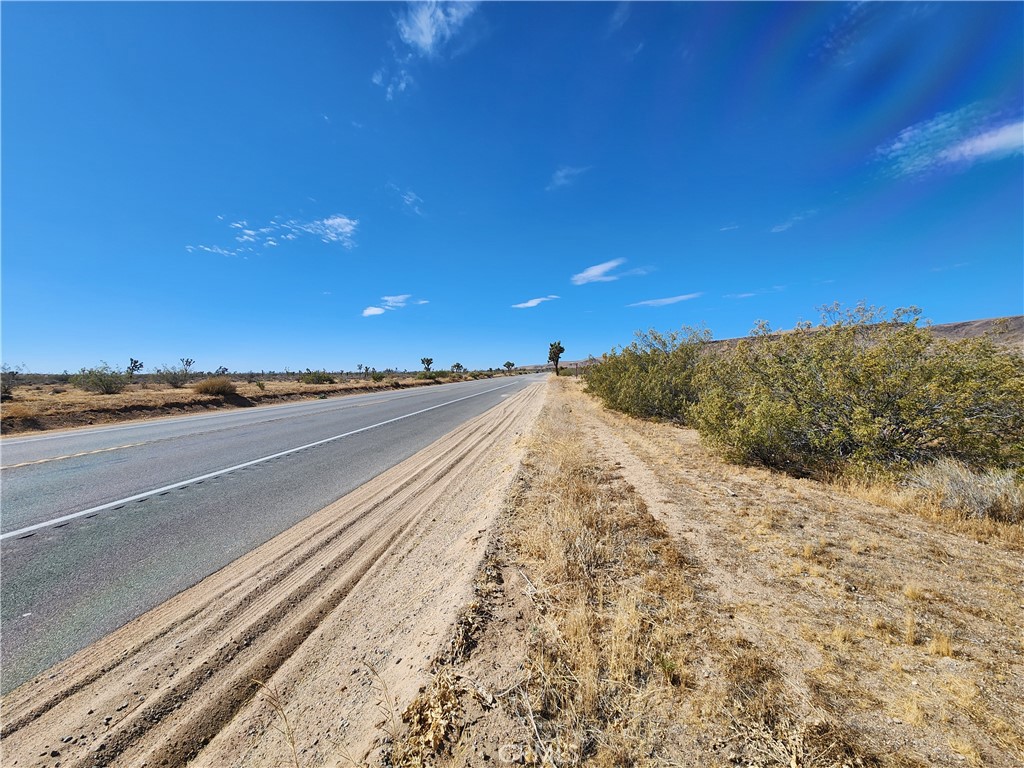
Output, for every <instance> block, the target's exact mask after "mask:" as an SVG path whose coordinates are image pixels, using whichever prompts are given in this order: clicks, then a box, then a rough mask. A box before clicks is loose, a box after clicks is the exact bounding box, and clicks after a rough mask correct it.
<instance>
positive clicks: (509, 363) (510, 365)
mask: <svg viewBox="0 0 1024 768" xmlns="http://www.w3.org/2000/svg"><path fill="white" fill-rule="evenodd" d="M515 367H516V364H515V363H513V362H512V361H511V360H506V361H505V370H506V371H508V372H509V373H512V369H513V368H515Z"/></svg>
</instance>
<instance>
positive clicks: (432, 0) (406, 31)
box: [398, 0, 477, 57]
mask: <svg viewBox="0 0 1024 768" xmlns="http://www.w3.org/2000/svg"><path fill="white" fill-rule="evenodd" d="M476 8H477V3H475V2H437V1H436V0H426V1H425V2H411V3H409V4H408V5H407V6H406V10H405V13H404V14H403V15H402V16H401V17H400V18H399V19H398V35H399V37H401V38H402V41H403V42H404V43H405V44H406V45H408V46H409V47H410V48H412V49H414V50H416V51H418V52H419V53H420V54H421V55H423V56H427V57H433V56H434V55H436V54H437V53H438V52H439V51H440V50H441V49H442V48H443V47H444V46H445V44H446V43H448V41H449V40H451V39H452V38H453V37H454V36H455V35H456V34H457V33H458V31H459V30H460V29H461V28H462V25H463V24H465V23H466V20H467V19H468V18H469V17H470V16H472V15H473V13H474V12H475V11H476Z"/></svg>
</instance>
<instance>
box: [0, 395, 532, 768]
mask: <svg viewBox="0 0 1024 768" xmlns="http://www.w3.org/2000/svg"><path fill="white" fill-rule="evenodd" d="M542 391H543V385H534V386H531V387H528V388H527V389H526V390H524V391H523V392H521V393H520V394H518V395H516V396H514V397H511V398H509V399H507V400H506V401H504V402H503V403H501V404H500V405H498V406H496V407H495V408H493V409H491V410H490V411H488V412H487V413H485V414H482V415H481V416H479V417H476V418H475V419H473V420H471V421H469V422H467V423H466V424H464V425H462V426H461V427H459V428H458V429H456V430H454V431H453V432H451V433H449V434H448V435H447V436H445V437H444V438H442V439H441V440H439V441H437V442H436V443H434V444H433V445H431V446H429V447H428V448H427V449H425V450H424V451H421V452H420V453H419V454H417V455H415V456H413V457H412V458H410V459H408V460H407V461H405V462H403V463H401V464H399V465H397V466H396V467H394V468H392V469H391V470H389V471H388V472H385V473H384V474H382V475H381V476H379V477H378V478H376V479H375V480H373V481H371V482H369V483H367V484H366V485H364V486H362V487H361V488H359V489H357V490H356V491H354V492H352V493H350V494H348V495H347V496H345V497H344V498H342V499H340V500H339V501H337V502H335V503H334V504H332V505H330V506H329V507H327V508H326V509H324V510H322V511H321V512H318V513H316V514H315V515H312V516H311V517H309V518H307V519H306V520H305V521H303V522H302V523H300V524H299V525H297V526H295V527H294V528H292V529H290V530H288V531H286V532H284V533H282V534H281V535H279V536H277V537H276V538H274V539H272V540H270V541H268V542H267V543H266V544H264V545H262V546H260V547H259V548H257V549H256V550H254V551H253V552H252V553H250V554H249V555H246V556H245V557H242V558H240V559H239V560H237V561H235V562H234V563H232V564H231V565H229V566H227V567H226V568H224V569H222V570H221V571H219V572H217V573H216V574H213V575H212V576H210V577H209V578H207V579H205V580H204V581H203V582H201V583H200V584H198V585H196V586H195V587H193V588H191V589H189V590H187V591H186V592H183V593H181V594H180V595H178V596H177V597H175V598H173V599H172V600H170V601H168V602H167V603H165V604H164V605H162V606H159V607H157V608H155V609H154V610H152V611H150V612H148V613H147V614H145V615H143V616H142V617H140V618H138V619H136V620H135V621H133V622H131V623H129V624H127V625H126V626H125V627H123V628H121V629H120V630H118V631H116V632H114V633H112V634H111V635H110V636H108V637H107V638H106V639H104V640H103V641H100V642H98V643H95V644H93V645H92V646H90V647H88V648H86V649H83V650H82V651H80V652H79V653H78V654H76V655H75V656H73V657H72V658H70V659H68V660H67V661H66V662H63V663H61V664H60V665H57V666H56V667H54V668H52V669H51V670H49V671H48V672H47V673H45V674H44V675H41V676H39V677H38V678H36V679H35V680H33V681H30V682H28V683H26V684H25V685H23V686H21V687H20V688H18V689H17V690H15V691H13V692H11V693H10V694H9V695H8V696H6V697H5V700H4V701H3V709H4V724H3V729H2V731H0V738H2V740H3V741H2V743H0V749H2V753H0V755H2V757H3V761H4V763H5V764H10V765H14V764H17V765H19V766H22V765H52V764H53V762H54V761H55V760H57V761H59V762H60V764H61V765H62V766H85V765H89V766H94V765H95V766H106V765H122V764H123V765H133V766H140V765H180V764H183V763H186V762H189V761H190V760H192V759H194V758H195V757H196V756H197V755H199V754H200V753H201V752H202V750H203V748H204V747H205V746H206V745H207V744H209V743H210V742H211V741H212V740H213V739H215V738H216V737H217V736H218V734H219V733H221V732H222V731H223V730H224V729H225V727H226V726H228V725H229V724H230V723H231V722H232V720H233V718H235V717H236V715H238V713H239V712H240V711H241V710H242V709H243V708H246V707H247V706H251V705H253V704H254V701H253V700H254V697H255V694H256V688H255V686H254V684H253V681H254V680H263V681H269V680H271V679H272V678H273V677H274V676H275V674H277V673H282V675H283V679H285V680H291V681H294V680H295V679H296V678H295V677H294V676H291V677H290V676H289V674H287V672H288V670H287V669H286V668H287V667H288V665H289V661H290V660H292V659H293V657H295V656H296V654H297V652H299V651H300V649H302V647H303V644H304V643H306V642H307V641H308V640H309V639H310V637H311V636H312V635H314V633H316V632H317V630H318V629H319V628H321V627H322V626H323V625H324V623H325V621H327V620H328V618H330V617H331V616H332V614H334V613H336V612H337V610H338V609H339V607H340V606H342V605H343V604H344V603H345V602H346V600H347V599H348V598H349V597H350V595H351V594H352V593H353V590H355V589H357V587H359V586H360V584H361V582H362V581H363V580H364V578H365V577H366V576H367V575H368V574H369V573H371V572H373V571H374V570H375V569H376V570H379V569H380V565H381V563H384V562H386V561H389V559H390V560H395V559H401V558H402V557H403V556H404V554H407V553H404V552H403V550H404V549H405V548H406V547H407V545H408V544H409V540H410V539H413V540H417V537H421V538H424V540H427V539H428V538H429V537H422V536H421V534H422V533H423V531H422V530H420V529H423V527H424V525H426V526H428V527H429V526H432V525H433V526H434V527H437V526H440V525H443V524H446V521H445V520H444V516H445V515H446V513H448V511H449V509H450V510H452V511H457V512H459V514H460V517H459V519H458V521H456V523H457V524H456V523H452V524H451V527H452V530H453V531H457V530H461V529H459V528H458V525H462V526H463V527H465V525H466V524H473V525H476V524H477V523H478V522H479V524H480V525H484V526H485V524H486V522H487V520H486V519H482V520H479V521H477V520H476V519H474V517H473V513H474V509H473V506H474V498H473V497H474V496H475V497H477V498H479V497H480V495H481V493H480V492H481V491H482V490H483V489H484V488H487V487H490V488H492V489H493V488H494V487H496V486H495V484H494V482H493V481H494V479H495V478H492V477H487V478H481V477H477V476H478V475H481V473H482V470H486V473H490V474H492V475H493V474H495V473H498V474H500V475H507V477H505V478H504V479H505V480H510V478H511V474H513V473H511V472H509V471H508V466H506V465H507V464H508V457H509V455H510V454H513V461H514V454H515V451H514V450H512V449H513V448H514V443H515V441H516V436H517V435H519V434H521V433H522V432H524V431H526V430H527V429H528V428H529V427H530V425H531V424H532V422H533V421H534V419H535V417H536V413H537V411H538V410H539V407H540V401H541V399H542ZM499 467H500V468H501V471H500V472H499ZM486 473H485V474H486ZM460 494H461V496H460ZM462 497H465V498H462ZM460 499H461V500H460ZM492 506H493V505H492ZM491 514H493V511H492V513H491ZM431 516H432V517H431ZM428 518H430V519H428ZM439 520H441V522H440V523H439V522H438V521H439ZM485 527H486V526H485ZM481 532H482V531H481ZM414 533H415V535H413V534H414ZM477 538H479V536H477ZM414 546H415V541H414ZM445 555H446V556H447V557H446V560H447V559H450V558H453V557H454V558H462V559H463V560H465V559H466V558H470V559H472V558H477V559H479V557H480V556H482V550H481V551H479V552H477V551H475V549H474V548H473V547H461V548H456V549H454V550H452V551H448V552H446V553H445ZM434 560H435V564H436V565H437V566H440V564H441V563H440V562H438V561H437V557H436V556H435V557H434ZM447 564H448V565H449V566H450V565H451V563H450V562H448V563H447ZM465 565H466V567H464V568H462V569H461V571H462V572H464V576H465V581H466V584H465V585H460V584H455V583H454V581H455V580H451V581H452V582H453V583H452V584H451V585H445V586H446V588H448V591H449V592H450V591H453V590H454V591H455V592H465V591H467V590H468V589H469V581H470V579H471V575H472V573H473V572H474V571H475V562H468V561H467V563H465ZM409 587H410V585H409V584H402V583H398V584H392V585H391V588H392V589H394V590H397V591H401V590H408V589H409ZM443 591H444V590H438V595H439V596H438V597H435V598H434V600H435V602H436V601H441V602H442V603H450V602H451V600H450V599H443V595H441V592H443ZM457 608H458V606H457V605H454V604H453V605H452V606H451V607H450V610H451V611H452V612H453V611H454V610H456V609H457ZM427 613H428V614H429V615H430V616H435V617H436V616H444V615H445V611H444V610H438V608H437V606H434V607H433V608H431V610H430V611H428V612H427ZM364 618H365V617H364ZM379 618H381V617H379ZM449 620H450V617H449ZM431 628H432V629H433V630H435V631H434V634H435V635H437V636H438V637H439V638H440V636H441V635H443V634H444V632H443V630H444V629H445V627H442V626H432V627H431ZM422 634H423V633H422V632H418V633H413V635H410V637H412V636H415V635H422ZM428 634H429V633H428ZM438 642H440V640H438ZM417 644H418V643H417ZM363 650H364V651H366V652H369V650H370V649H369V648H366V649H363ZM347 671H348V670H346V672H347ZM299 677H301V674H300V675H299ZM364 730H365V729H364ZM366 735H367V734H366V733H365V732H364V733H362V734H361V735H360V737H361V738H362V737H365V736H366ZM362 741H363V742H364V743H365V741H366V739H365V738H362ZM270 751H273V750H270Z"/></svg>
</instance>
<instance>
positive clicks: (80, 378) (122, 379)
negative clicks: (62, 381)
mask: <svg viewBox="0 0 1024 768" xmlns="http://www.w3.org/2000/svg"><path fill="white" fill-rule="evenodd" d="M128 378H129V377H128V374H127V373H125V372H124V371H118V370H114V369H113V368H111V367H110V366H109V365H107V363H102V362H101V363H100V364H99V365H98V366H96V367H95V368H82V369H81V370H80V371H79V372H78V373H76V374H74V375H73V376H71V383H72V384H74V385H75V386H76V387H78V388H79V389H84V390H85V391H86V392H97V393H99V394H101V395H116V394H117V393H118V392H123V391H124V388H125V387H127V386H128Z"/></svg>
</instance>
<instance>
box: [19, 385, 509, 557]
mask: <svg viewBox="0 0 1024 768" xmlns="http://www.w3.org/2000/svg"><path fill="white" fill-rule="evenodd" d="M517 383H518V382H512V383H511V384H502V385H501V386H500V387H495V388H494V389H485V390H484V391H483V392H476V393H474V394H472V395H466V396H465V397H460V398H457V399H455V400H449V401H448V402H446V403H438V404H437V405H432V406H430V407H429V408H424V409H423V410H421V411H414V412H413V413H407V414H405V415H403V416H396V417H395V418H393V419H388V420H387V421H381V422H378V423H376V424H370V425H369V426H367V427H360V428H359V429H353V430H352V431H351V432H346V433H344V434H342V435H335V436H334V437H326V438H324V439H323V440H317V441H316V442H314V443H307V444H306V445H300V446H299V447H298V448H289V449H288V450H287V451H280V452H279V453H275V454H272V455H270V456H264V457H263V458H260V459H253V460H252V461H247V462H245V463H243V464H235V466H233V467H227V468H225V469H218V470H217V471H216V472H209V473H207V474H205V475H199V476H198V477H193V478H190V479H188V480H181V481H180V482H177V483H172V484H171V485H165V486H163V487H162V488H155V489H154V490H152V491H144V492H143V493H137V494H135V495H134V496H128V497H126V498H123V499H118V500H117V501H111V502H108V503H106V504H100V505H99V506H98V507H90V508H89V509H83V510H82V511H81V512H72V513H71V514H69V515H62V516H61V517H55V518H53V519H52V520H46V521H44V522H42V523H36V524H34V525H28V526H25V527H24V528H19V529H17V530H16V531H8V532H7V533H4V534H0V541H3V540H4V539H12V538H15V537H17V536H24V535H25V534H26V533H31V532H32V531H38V530H39V529H40V528H50V527H52V526H54V525H58V524H60V523H63V522H67V521H68V520H74V519H76V518H79V517H84V516H85V515H92V514H95V513H97V512H102V511H103V510H105V509H111V508H112V507H120V506H121V505H123V504H128V503H130V502H132V501H141V500H142V499H147V498H149V497H150V496H156V495H157V494H159V493H164V492H165V491H173V490H174V489H175V488H181V487H183V486H186V485H191V484H192V483H198V482H200V481H202V480H209V479H210V478H213V477H219V476H220V475H225V474H227V473H228V472H234V471H235V470H237V469H245V468H246V467H251V466H254V465H256V464H262V463H263V462H265V461H270V460H272V459H279V458H281V457H282V456H287V455H288V454H291V453H297V452H298V451H304V450H306V449H307V448H314V447H316V446H318V445H323V444H325V443H331V442H334V441H335V440H341V439H342V438H344V437H351V436H352V435H358V434H359V433H360V432H368V431H369V430H371V429H376V428H377V427H383V426H385V425H387V424H394V423H395V422H396V421H401V420H402V419H408V418H410V417H412V416H419V415H420V414H421V413H426V412H427V411H433V410H435V409H437V408H444V407H445V406H446V405H454V404H455V403H460V402H462V401H463V400H469V399H470V398H473V397H479V396H480V395H486V394H487V393H488V392H497V391H498V390H499V389H505V388H506V387H511V386H514V385H515V384H517Z"/></svg>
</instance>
